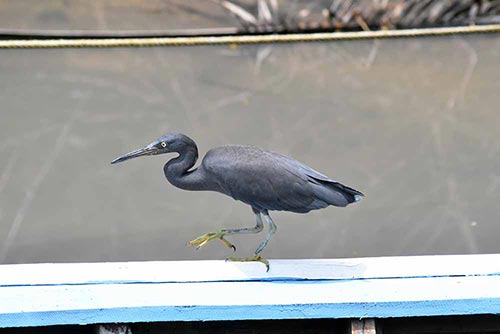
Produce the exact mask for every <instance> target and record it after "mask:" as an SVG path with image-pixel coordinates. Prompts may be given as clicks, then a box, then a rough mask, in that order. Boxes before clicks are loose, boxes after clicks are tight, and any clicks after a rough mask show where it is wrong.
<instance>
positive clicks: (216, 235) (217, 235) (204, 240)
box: [188, 210, 264, 251]
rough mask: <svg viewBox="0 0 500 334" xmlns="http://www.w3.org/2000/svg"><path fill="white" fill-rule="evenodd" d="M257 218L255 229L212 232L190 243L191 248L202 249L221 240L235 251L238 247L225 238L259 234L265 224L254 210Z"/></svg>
mask: <svg viewBox="0 0 500 334" xmlns="http://www.w3.org/2000/svg"><path fill="white" fill-rule="evenodd" d="M254 213H255V218H256V220H257V224H256V225H255V226H254V227H246V228H234V229H225V230H219V231H217V232H211V233H207V234H204V235H202V236H200V237H198V238H196V239H194V240H192V241H190V242H188V245H189V246H196V249H200V248H202V247H205V246H206V245H207V244H208V243H209V242H210V241H212V240H215V239H219V241H220V242H222V243H223V244H224V245H225V246H226V247H228V248H232V249H233V250H234V251H235V250H236V247H235V246H234V245H233V244H231V243H230V242H229V241H227V240H226V239H225V238H224V236H226V235H231V234H245V233H259V232H261V231H262V230H263V229H264V224H262V217H261V216H260V212H258V211H256V210H254Z"/></svg>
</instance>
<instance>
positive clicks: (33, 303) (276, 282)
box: [0, 254, 500, 327]
mask: <svg viewBox="0 0 500 334" xmlns="http://www.w3.org/2000/svg"><path fill="white" fill-rule="evenodd" d="M492 313H493V314H500V254H491V255H449V256H417V257H380V258H358V259H338V260H330V259H324V260H272V261H271V270H270V271H269V272H268V273H266V272H265V267H264V266H263V265H262V264H260V263H234V262H227V263H226V262H224V261H174V262H128V263H76V264H23V265H0V327H21V326H44V325H56V324H91V323H112V322H122V323H127V322H147V321H197V320H201V321H206V320H249V319H303V318H367V317H405V316H427V315H460V314H492Z"/></svg>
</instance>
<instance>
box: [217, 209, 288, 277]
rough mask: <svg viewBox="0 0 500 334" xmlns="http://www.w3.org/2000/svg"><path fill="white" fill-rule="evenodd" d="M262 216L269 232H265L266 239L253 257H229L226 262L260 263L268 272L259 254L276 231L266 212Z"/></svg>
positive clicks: (267, 266)
mask: <svg viewBox="0 0 500 334" xmlns="http://www.w3.org/2000/svg"><path fill="white" fill-rule="evenodd" d="M262 214H263V215H264V219H265V220H266V223H267V224H269V232H267V235H266V238H265V239H264V240H263V241H262V242H261V244H260V245H259V247H257V249H256V250H255V254H254V255H253V256H250V257H247V258H235V257H230V258H227V259H226V261H237V262H253V261H257V262H262V263H263V264H265V265H266V269H267V270H266V271H269V261H268V260H266V259H264V258H263V257H261V256H260V253H262V250H263V249H264V247H266V246H267V243H268V242H269V240H271V238H272V236H273V234H274V233H275V232H276V230H277V229H278V228H277V227H276V224H274V222H273V220H272V219H271V216H269V213H268V212H267V210H264V211H262Z"/></svg>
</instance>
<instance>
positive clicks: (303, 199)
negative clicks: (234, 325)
mask: <svg viewBox="0 0 500 334" xmlns="http://www.w3.org/2000/svg"><path fill="white" fill-rule="evenodd" d="M170 152H176V153H178V154H179V156H178V157H176V158H173V159H171V160H169V161H168V162H167V163H166V164H165V167H164V172H165V176H166V177H167V179H168V181H169V182H170V183H171V184H173V185H174V186H176V187H178V188H181V189H185V190H211V191H217V192H220V193H223V194H225V195H228V196H231V197H232V198H234V199H236V200H239V201H241V202H244V203H246V204H248V205H250V206H251V207H252V209H253V211H254V213H255V215H256V218H257V225H256V226H255V227H254V228H244V229H229V230H220V231H218V232H213V233H207V234H205V235H203V236H201V237H199V238H197V239H195V240H193V241H191V242H190V243H189V245H192V246H197V248H200V247H204V246H205V245H206V244H207V243H208V242H209V241H211V240H214V239H219V240H220V241H222V242H223V243H224V244H225V245H226V246H228V247H232V248H233V249H234V246H233V245H232V244H231V243H229V242H228V241H227V240H226V239H224V236H225V235H229V234H240V233H258V232H260V231H262V229H263V224H262V219H261V214H262V215H263V216H264V218H265V220H266V222H267V223H268V224H269V226H270V232H269V233H268V235H267V237H266V239H265V240H264V241H263V242H262V244H261V245H260V246H259V248H258V249H257V251H256V252H255V254H254V256H253V257H250V258H246V259H230V260H235V261H260V262H263V263H265V264H266V266H267V267H268V268H269V264H268V262H267V260H265V259H263V258H261V256H260V252H262V249H263V248H264V247H265V246H266V245H267V242H268V241H269V239H270V238H271V236H272V234H273V233H274V231H275V230H276V226H275V225H274V223H273V221H272V219H271V217H270V216H269V213H268V211H272V210H279V211H291V212H297V213H306V212H309V211H311V210H316V209H321V208H325V207H327V206H329V205H334V206H340V207H344V206H346V205H348V204H350V203H353V202H357V201H359V200H360V199H361V197H362V196H363V194H362V193H361V192H359V191H357V190H355V189H353V188H350V187H347V186H345V185H343V184H341V183H339V182H337V181H335V180H333V179H330V178H329V177H327V176H325V175H323V174H321V173H319V172H317V171H315V170H314V169H312V168H310V167H308V166H306V165H304V164H302V163H300V162H298V161H296V160H294V159H291V158H289V157H287V156H284V155H281V154H279V153H275V152H270V151H266V150H262V149H260V148H258V147H253V146H242V145H235V146H221V147H216V148H213V149H211V150H210V151H208V152H207V154H206V155H205V157H204V158H203V161H202V162H201V164H200V166H199V167H198V168H194V169H193V166H194V164H195V163H196V161H197V159H198V149H197V147H196V144H195V142H194V141H193V140H192V139H191V138H189V137H187V136H185V135H183V134H176V133H167V134H165V135H164V136H162V137H160V138H159V139H158V140H156V141H154V142H153V143H151V144H149V145H148V146H146V147H144V148H141V149H139V150H136V151H133V152H130V153H128V154H126V155H124V156H121V157H119V158H117V159H115V160H113V161H112V163H113V164H114V163H117V162H122V161H125V160H128V159H131V158H135V157H138V156H143V155H157V154H163V153H170Z"/></svg>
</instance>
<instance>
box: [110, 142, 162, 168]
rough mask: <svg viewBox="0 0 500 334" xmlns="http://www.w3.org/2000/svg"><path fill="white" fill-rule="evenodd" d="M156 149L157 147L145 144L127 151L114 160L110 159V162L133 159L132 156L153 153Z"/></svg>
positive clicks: (115, 162)
mask: <svg viewBox="0 0 500 334" xmlns="http://www.w3.org/2000/svg"><path fill="white" fill-rule="evenodd" d="M156 150H157V149H156V148H154V147H150V146H146V147H143V148H140V149H138V150H135V151H132V152H129V153H127V154H125V155H122V156H121V157H119V158H116V159H115V160H113V161H111V163H112V164H117V163H119V162H122V161H126V160H129V159H133V158H137V157H142V156H143V155H153V154H155V152H156Z"/></svg>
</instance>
